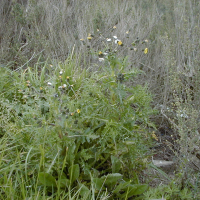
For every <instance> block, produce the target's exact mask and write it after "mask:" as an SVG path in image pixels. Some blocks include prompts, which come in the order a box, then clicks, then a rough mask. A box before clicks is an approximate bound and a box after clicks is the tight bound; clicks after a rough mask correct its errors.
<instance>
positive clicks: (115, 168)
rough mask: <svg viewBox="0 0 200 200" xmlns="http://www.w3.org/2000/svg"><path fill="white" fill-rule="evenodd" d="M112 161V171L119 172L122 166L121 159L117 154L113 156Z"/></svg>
mask: <svg viewBox="0 0 200 200" xmlns="http://www.w3.org/2000/svg"><path fill="white" fill-rule="evenodd" d="M111 162H112V173H118V172H119V170H120V168H121V162H120V160H119V159H118V158H117V157H115V156H111Z"/></svg>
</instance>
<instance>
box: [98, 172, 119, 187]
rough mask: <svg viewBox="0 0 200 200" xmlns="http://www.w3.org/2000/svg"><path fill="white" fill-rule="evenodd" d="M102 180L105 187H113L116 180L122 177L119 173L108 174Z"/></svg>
mask: <svg viewBox="0 0 200 200" xmlns="http://www.w3.org/2000/svg"><path fill="white" fill-rule="evenodd" d="M101 179H102V180H105V184H106V185H114V184H116V183H117V181H118V180H120V179H122V175H121V174H119V173H113V174H108V175H107V176H103V177H101Z"/></svg>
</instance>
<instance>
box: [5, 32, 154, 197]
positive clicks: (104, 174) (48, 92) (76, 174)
mask: <svg viewBox="0 0 200 200" xmlns="http://www.w3.org/2000/svg"><path fill="white" fill-rule="evenodd" d="M102 37H103V36H102ZM93 39H95V36H94V35H92V34H89V35H88V38H87V40H90V43H91V44H92V40H93ZM103 39H105V43H104V44H105V46H104V48H102V49H99V50H98V51H97V52H96V53H95V54H96V55H97V56H98V58H99V59H100V58H102V59H104V60H103V61H104V67H103V68H102V70H100V71H99V72H87V70H86V69H84V70H82V69H81V68H78V67H76V65H75V63H73V60H71V59H70V58H69V59H68V60H67V61H66V62H65V63H59V64H57V66H56V67H54V70H52V68H53V66H52V67H51V68H48V67H47V66H46V67H45V66H44V67H43V68H42V70H41V72H38V71H37V70H36V69H37V68H36V69H35V70H31V69H29V70H26V71H25V72H24V73H22V74H21V75H19V74H18V75H16V79H15V85H16V90H15V91H16V92H14V93H11V94H10V95H11V99H12V97H15V98H14V100H13V101H12V100H11V107H12V108H13V110H15V112H14V116H15V118H14V120H12V121H10V122H9V124H7V125H5V130H7V134H8V135H9V137H10V140H13V141H15V145H19V146H22V149H23V152H24V154H23V155H22V157H23V159H24V160H26V165H25V166H26V168H25V169H26V171H27V170H28V169H29V170H30V172H29V174H24V179H25V180H26V183H27V184H32V183H31V176H34V177H36V176H37V177H38V180H39V182H38V180H37V181H36V182H35V183H34V184H36V185H37V184H38V186H42V187H43V191H44V193H45V195H46V196H48V195H49V194H53V195H56V194H58V193H59V192H60V191H63V192H64V193H66V192H68V195H69V196H70V195H71V194H77V193H78V195H79V197H80V198H84V199H91V198H94V197H95V198H98V197H100V196H106V195H108V196H109V198H110V199H116V198H119V199H128V198H129V197H133V196H139V195H141V194H143V193H144V192H145V191H146V190H147V189H148V185H147V184H143V183H140V181H139V176H140V172H141V171H142V170H143V169H144V168H145V167H146V164H147V163H146V160H147V158H149V157H150V156H151V153H150V151H149V148H150V147H151V146H152V145H153V138H152V136H151V133H149V132H148V127H153V124H152V123H151V122H150V121H149V116H150V115H152V114H153V113H154V111H153V110H152V108H151V107H150V103H151V101H152V98H151V95H150V94H149V93H148V91H147V87H143V86H141V85H136V86H131V84H128V83H129V82H128V81H130V80H131V79H132V78H134V77H135V76H137V74H139V73H141V71H137V70H135V69H133V70H129V69H128V62H127V58H125V59H121V58H120V57H119V56H116V52H117V51H118V50H119V48H126V45H125V44H124V43H125V42H123V41H122V40H120V39H118V38H117V37H116V36H115V37H110V38H104V37H103ZM88 42H89V41H88ZM147 52H148V50H146V53H147ZM20 76H21V78H19V77H20ZM27 81H28V82H27ZM27 84H28V85H27ZM22 85H23V88H22ZM19 90H20V92H19ZM12 95H13V96H12ZM25 96H26V98H25ZM24 99H25V100H24ZM4 109H6V108H4ZM7 121H8V120H7ZM10 127H12V128H10ZM11 132H12V134H11ZM13 133H14V134H13ZM153 137H154V138H155V136H154V135H153ZM30 148H31V149H32V150H31V149H30ZM25 152H28V153H25ZM29 157H30V159H29ZM28 160H29V162H27V161H28ZM38 160H40V162H38ZM35 163H37V164H35ZM38 163H40V164H38ZM5 164H6V163H5ZM22 171H23V170H22ZM21 176H23V175H21ZM36 193H37V192H36ZM141 198H142V197H141Z"/></svg>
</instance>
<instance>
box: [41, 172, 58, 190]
mask: <svg viewBox="0 0 200 200" xmlns="http://www.w3.org/2000/svg"><path fill="white" fill-rule="evenodd" d="M38 178H39V181H40V182H41V183H42V184H43V185H45V186H51V187H52V186H53V187H56V186H57V185H56V179H55V178H54V177H53V176H52V175H51V174H49V173H46V172H40V173H39V174H38Z"/></svg>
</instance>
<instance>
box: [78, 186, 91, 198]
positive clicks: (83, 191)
mask: <svg viewBox="0 0 200 200" xmlns="http://www.w3.org/2000/svg"><path fill="white" fill-rule="evenodd" d="M79 188H80V192H79V194H80V195H81V196H82V197H84V199H87V197H88V196H89V195H90V193H91V192H90V189H89V188H88V187H87V186H85V185H84V184H79Z"/></svg>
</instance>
